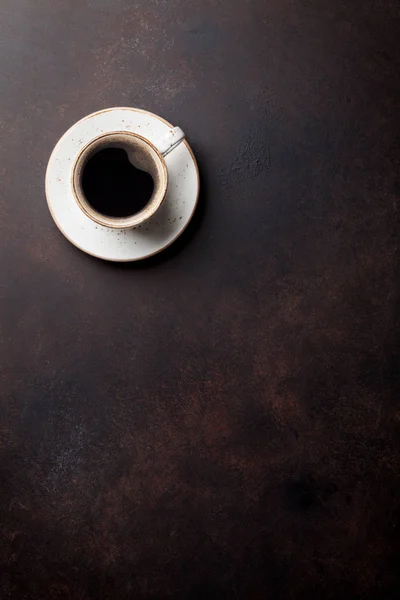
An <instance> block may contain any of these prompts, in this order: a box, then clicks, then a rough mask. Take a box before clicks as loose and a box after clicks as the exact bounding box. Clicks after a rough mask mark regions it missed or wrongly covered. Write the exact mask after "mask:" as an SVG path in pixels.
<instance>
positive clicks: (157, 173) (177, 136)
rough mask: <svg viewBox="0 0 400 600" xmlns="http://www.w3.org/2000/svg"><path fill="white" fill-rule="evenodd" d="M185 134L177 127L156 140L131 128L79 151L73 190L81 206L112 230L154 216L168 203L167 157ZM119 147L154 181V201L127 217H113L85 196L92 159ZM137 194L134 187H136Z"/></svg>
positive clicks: (104, 135)
mask: <svg viewBox="0 0 400 600" xmlns="http://www.w3.org/2000/svg"><path fill="white" fill-rule="evenodd" d="M184 139H185V134H184V133H183V131H182V130H181V129H180V128H179V127H174V128H173V129H170V131H169V132H168V133H167V134H166V135H165V136H164V137H163V138H161V139H160V140H158V141H157V142H156V143H153V142H151V141H150V140H148V139H146V138H144V137H142V136H140V135H138V134H136V133H131V132H128V131H115V132H108V133H105V134H103V135H100V136H98V137H96V138H95V139H93V140H91V141H90V142H89V143H88V144H87V145H86V146H85V147H84V148H83V149H82V150H81V152H80V153H79V155H78V157H77V159H76V161H75V164H74V166H73V169H72V190H73V194H74V196H75V200H76V202H77V203H78V206H79V208H80V209H81V210H82V211H83V212H84V213H85V214H86V215H87V216H88V217H89V218H90V219H92V220H93V221H95V222H96V223H98V224H99V225H102V226H103V227H110V228H112V229H131V228H132V227H136V226H137V225H140V224H141V223H143V222H144V221H147V219H150V217H152V216H153V215H154V214H155V213H156V212H157V210H158V209H159V208H160V206H161V205H162V203H163V202H164V199H165V196H166V194H167V189H168V168H167V165H166V163H165V160H164V157H165V156H167V154H169V153H170V152H172V151H173V150H174V149H175V148H176V147H177V146H178V145H179V144H180V143H181V142H182V141H183V140H184ZM109 148H119V149H123V150H125V151H126V153H127V155H128V159H129V161H130V163H131V164H132V165H133V166H134V167H136V168H137V169H140V170H142V171H146V172H147V173H149V174H150V175H151V177H152V179H153V182H154V189H153V192H152V195H151V198H150V200H149V201H148V202H147V204H146V206H144V208H142V210H140V211H139V212H136V213H134V214H132V215H129V216H126V217H112V216H109V215H106V214H103V213H101V212H99V211H98V210H96V209H95V208H94V207H93V206H92V205H91V204H90V203H89V201H88V199H87V198H86V196H85V193H84V189H83V185H82V177H83V172H84V170H85V167H86V165H87V164H88V161H89V160H90V159H91V158H92V157H93V156H94V155H95V154H97V153H98V152H100V151H102V150H105V149H109ZM132 193H133V194H134V193H135V192H134V190H132Z"/></svg>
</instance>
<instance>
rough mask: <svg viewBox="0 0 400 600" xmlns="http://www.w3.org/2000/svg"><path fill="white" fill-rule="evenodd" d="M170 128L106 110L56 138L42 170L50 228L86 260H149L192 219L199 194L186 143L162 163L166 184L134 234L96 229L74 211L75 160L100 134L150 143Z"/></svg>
mask: <svg viewBox="0 0 400 600" xmlns="http://www.w3.org/2000/svg"><path fill="white" fill-rule="evenodd" d="M171 127H172V125H171V124H170V123H168V122H167V121H165V120H164V119H162V118H161V117H158V116H157V115H154V114H152V113H149V112H147V111H144V110H139V109H136V108H110V109H107V110H102V111H99V112H96V113H93V114H92V115H88V116H87V117H85V118H84V119H82V120H81V121H78V123H75V125H73V126H72V127H71V129H69V130H68V131H67V132H66V133H65V134H64V135H63V136H62V138H61V139H60V140H59V142H58V143H57V145H56V147H55V148H54V150H53V153H52V155H51V157H50V160H49V164H48V167H47V172H46V196H47V203H48V205H49V209H50V212H51V215H52V217H53V219H54V221H55V223H56V225H57V226H58V228H59V229H60V230H61V232H62V233H63V234H64V235H65V237H66V238H67V239H68V240H69V241H70V242H71V243H72V244H74V245H75V246H77V247H78V248H80V249H81V250H83V251H84V252H87V253H88V254H91V255H92V256H96V257H98V258H102V259H104V260H112V261H118V262H126V261H134V260H141V259H143V258H148V257H149V256H153V255H154V254H157V253H158V252H161V250H164V249H165V248H167V247H168V246H169V245H170V244H172V243H173V242H174V241H175V240H176V239H177V238H178V237H179V236H180V234H181V233H182V232H183V231H184V229H185V228H186V227H187V225H188V223H189V221H190V219H191V218H192V216H193V213H194V211H195V208H196V205H197V200H198V195H199V189H200V179H199V171H198V168H197V163H196V159H195V157H194V155H193V152H192V150H191V148H190V146H189V144H188V143H187V141H186V140H185V141H184V142H183V143H181V144H180V145H179V146H178V147H177V148H176V149H175V150H174V151H173V152H171V153H170V154H168V155H167V156H166V157H165V162H166V165H167V168H168V175H169V183H168V192H167V196H166V199H165V201H164V203H163V205H162V206H161V208H160V209H159V210H158V211H157V213H156V214H155V215H154V216H153V217H152V218H151V219H149V220H148V221H146V222H145V223H143V224H142V225H139V226H138V227H137V228H135V229H130V230H119V229H110V228H106V227H101V226H100V225H98V224H97V223H95V222H94V221H92V220H91V219H90V218H89V217H87V216H86V215H85V214H84V213H83V211H82V210H81V209H80V208H79V206H78V204H77V202H76V200H75V198H74V196H73V193H72V187H71V177H72V167H73V164H74V162H75V159H76V158H77V156H78V154H79V152H80V150H81V149H82V148H83V146H85V145H86V144H88V143H89V142H90V141H91V140H92V139H94V138H95V137H97V136H98V135H100V134H101V133H106V132H108V131H132V132H135V133H138V134H140V135H142V136H143V137H145V138H147V139H149V140H150V141H151V142H155V141H156V140H158V139H160V138H161V137H162V136H163V135H164V134H165V133H166V132H167V131H168V130H169V129H170V128H171Z"/></svg>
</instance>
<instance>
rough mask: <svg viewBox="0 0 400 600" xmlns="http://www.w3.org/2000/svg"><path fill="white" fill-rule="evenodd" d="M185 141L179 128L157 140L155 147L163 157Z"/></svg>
mask: <svg viewBox="0 0 400 600" xmlns="http://www.w3.org/2000/svg"><path fill="white" fill-rule="evenodd" d="M184 139H185V134H184V133H183V131H182V129H181V128H180V127H174V128H173V129H170V130H169V131H168V132H167V133H166V134H165V135H164V137H162V138H161V139H159V140H157V142H156V143H155V146H156V147H157V149H158V151H159V152H160V153H161V154H162V155H163V156H164V157H165V156H167V154H169V153H170V152H172V150H175V148H176V147H177V146H179V144H180V143H181V142H183V140H184Z"/></svg>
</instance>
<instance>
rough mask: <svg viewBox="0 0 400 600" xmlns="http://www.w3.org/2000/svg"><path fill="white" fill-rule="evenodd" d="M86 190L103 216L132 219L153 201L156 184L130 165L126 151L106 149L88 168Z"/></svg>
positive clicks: (90, 201) (84, 177)
mask: <svg viewBox="0 0 400 600" xmlns="http://www.w3.org/2000/svg"><path fill="white" fill-rule="evenodd" d="M82 189H83V193H84V194H85V196H86V199H87V201H88V202H89V204H90V205H91V206H92V207H93V208H94V209H95V210H97V211H98V212H100V213H102V214H103V215H107V216H109V217H129V216H130V215H133V214H135V213H137V212H139V211H140V210H142V208H144V207H145V206H146V204H147V203H148V202H149V200H150V198H151V195H152V193H153V190H154V182H153V178H152V177H151V175H150V174H149V173H145V172H144V171H140V170H139V169H137V168H136V167H134V166H133V165H132V164H131V163H130V162H129V159H128V155H127V153H126V152H125V150H123V149H120V148H105V149H104V150H100V151H99V152H97V154H94V155H93V156H92V157H91V158H90V159H89V160H88V162H87V164H86V165H85V167H84V169H83V174H82Z"/></svg>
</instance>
